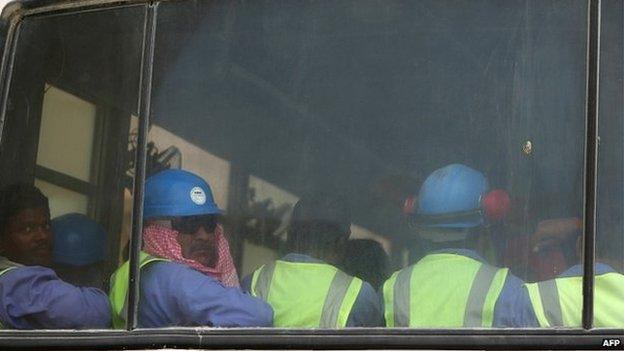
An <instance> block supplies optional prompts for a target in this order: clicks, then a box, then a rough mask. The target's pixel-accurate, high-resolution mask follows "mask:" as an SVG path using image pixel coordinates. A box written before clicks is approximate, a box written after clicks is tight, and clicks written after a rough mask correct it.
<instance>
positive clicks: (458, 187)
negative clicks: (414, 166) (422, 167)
mask: <svg viewBox="0 0 624 351" xmlns="http://www.w3.org/2000/svg"><path fill="white" fill-rule="evenodd" d="M488 190H489V185H488V181H487V179H486V178H485V176H484V175H483V173H481V172H479V171H476V170H474V169H472V168H470V167H468V166H465V165H462V164H451V165H448V166H446V167H443V168H440V169H438V170H436V171H434V172H433V173H431V175H429V177H427V179H426V180H425V182H424V183H423V185H422V187H421V188H420V192H419V194H418V212H417V213H418V216H420V217H421V218H422V225H424V226H428V227H438V228H472V227H476V226H479V225H481V224H483V215H482V213H481V198H482V197H483V196H484V195H485V194H486V193H487V191H488ZM428 218H429V219H430V220H429V221H428Z"/></svg>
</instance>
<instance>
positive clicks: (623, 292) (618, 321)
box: [525, 272, 624, 328]
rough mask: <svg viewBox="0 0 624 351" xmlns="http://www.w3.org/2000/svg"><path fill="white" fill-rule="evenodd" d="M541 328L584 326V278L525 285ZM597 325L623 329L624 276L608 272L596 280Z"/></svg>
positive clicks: (595, 321)
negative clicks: (582, 321)
mask: <svg viewBox="0 0 624 351" xmlns="http://www.w3.org/2000/svg"><path fill="white" fill-rule="evenodd" d="M525 286H526V288H527V290H528V292H529V298H530V299H531V304H532V305H533V311H534V312H535V316H536V317H537V321H538V322H539V324H540V326H541V327H556V326H562V327H571V328H572V327H581V325H582V323H581V320H582V313H583V312H582V311H583V277H563V278H556V279H551V280H547V281H543V282H538V283H531V284H525ZM594 325H595V326H596V327H598V328H624V275H622V274H619V273H614V272H613V273H606V274H600V275H596V277H595V280H594Z"/></svg>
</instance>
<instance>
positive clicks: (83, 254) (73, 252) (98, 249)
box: [52, 213, 107, 266]
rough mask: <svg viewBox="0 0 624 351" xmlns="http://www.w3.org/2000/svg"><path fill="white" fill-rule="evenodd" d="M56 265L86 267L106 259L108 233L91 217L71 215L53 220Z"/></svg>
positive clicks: (78, 214) (53, 252)
mask: <svg viewBox="0 0 624 351" xmlns="http://www.w3.org/2000/svg"><path fill="white" fill-rule="evenodd" d="M52 233H53V234H54V249H53V251H52V255H53V256H52V257H53V261H54V263H61V264H67V265H71V266H86V265H89V264H92V263H95V262H99V261H103V260H104V259H105V258H106V249H107V245H106V231H105V230H104V228H103V227H102V226H101V225H99V224H98V223H96V222H95V221H94V220H92V219H90V218H89V217H87V216H85V215H83V214H80V213H69V214H65V215H62V216H60V217H56V218H54V219H53V220H52Z"/></svg>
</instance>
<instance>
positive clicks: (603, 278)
mask: <svg viewBox="0 0 624 351" xmlns="http://www.w3.org/2000/svg"><path fill="white" fill-rule="evenodd" d="M601 20H602V28H601V50H600V90H599V91H600V96H599V119H598V121H599V128H598V134H599V136H600V139H599V140H600V143H599V158H598V171H599V172H598V223H597V224H598V226H597V227H598V232H597V235H596V277H595V282H594V284H595V285H594V294H595V298H594V325H595V326H596V327H603V328H604V327H609V328H613V327H617V328H624V317H623V316H624V275H623V274H624V223H623V222H622V220H623V219H624V216H623V215H624V187H623V186H622V179H624V178H623V176H624V159H623V158H622V149H623V148H624V133H623V131H624V124H623V121H624V102H623V101H622V96H623V95H624V83H623V77H624V70H623V67H622V62H623V60H624V2H622V1H614V0H608V1H603V2H602V19H601Z"/></svg>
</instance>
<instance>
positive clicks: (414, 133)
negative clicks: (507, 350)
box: [139, 0, 587, 328]
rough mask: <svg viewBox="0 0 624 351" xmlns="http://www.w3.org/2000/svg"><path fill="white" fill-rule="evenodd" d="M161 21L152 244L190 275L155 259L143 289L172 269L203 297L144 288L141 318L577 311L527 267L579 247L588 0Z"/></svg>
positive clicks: (318, 321) (267, 9)
mask: <svg viewBox="0 0 624 351" xmlns="http://www.w3.org/2000/svg"><path fill="white" fill-rule="evenodd" d="M157 24H158V25H157V37H156V53H155V58H154V65H155V66H154V69H155V71H154V91H153V101H152V103H153V106H152V115H151V124H152V125H151V132H150V142H152V143H153V145H154V148H153V149H152V151H153V152H152V155H153V157H152V161H150V162H149V164H150V169H149V170H148V173H149V177H148V180H147V185H146V189H145V193H146V207H145V218H144V223H145V227H144V233H143V234H144V235H143V239H144V244H145V245H144V250H145V252H146V253H147V254H150V255H154V256H160V257H165V258H167V259H169V260H171V261H175V262H178V263H181V264H183V265H184V266H186V267H187V268H188V270H186V269H185V270H183V272H184V273H183V274H182V273H180V272H182V271H175V269H174V267H179V266H176V265H173V264H172V263H170V262H169V263H167V264H165V263H162V264H160V267H161V268H160V269H156V266H154V268H149V267H148V268H144V269H143V274H142V276H141V278H142V289H144V291H142V294H144V295H151V292H150V291H152V290H153V289H156V286H157V283H158V282H161V283H162V282H163V281H173V278H168V277H172V276H174V272H175V277H176V278H177V279H175V283H173V282H172V283H171V285H170V286H171V288H170V289H169V290H167V289H161V290H160V293H162V294H168V296H170V297H171V298H172V299H174V300H175V299H182V298H185V299H188V296H189V294H192V295H193V297H192V299H191V300H190V301H191V303H192V304H191V303H189V304H190V305H191V307H189V308H191V309H190V310H185V309H182V308H177V307H175V306H171V308H166V309H163V308H162V306H160V305H157V304H156V303H154V302H153V301H148V300H147V299H142V300H141V301H140V308H139V325H140V326H143V327H165V326H172V325H176V326H191V325H208V326H216V327H220V326H225V327H227V326H243V327H245V326H267V325H268V326H271V325H272V326H275V327H304V328H341V327H357V326H364V327H369V326H388V327H399V326H409V327H415V328H420V327H423V328H431V327H433V328H461V327H554V326H565V327H575V325H563V324H562V325H556V323H555V322H554V321H553V322H551V321H549V320H548V319H545V318H546V317H544V311H543V309H542V311H540V312H538V313H536V312H535V311H534V310H535V308H537V307H539V306H542V305H544V304H546V303H547V302H550V301H551V300H549V299H548V297H547V296H544V298H546V299H547V302H544V303H543V304H540V301H541V300H540V299H541V298H542V296H541V295H540V294H539V292H540V290H539V289H538V285H537V284H529V285H526V286H524V285H523V284H524V283H535V282H540V281H549V280H550V279H552V278H555V277H556V276H558V275H559V274H561V273H562V272H564V271H565V270H567V269H568V268H569V267H571V266H573V265H574V264H575V263H576V261H575V260H576V256H575V245H574V244H572V245H571V246H570V245H568V242H567V241H561V242H560V241H559V240H558V239H559V237H560V236H561V235H562V234H560V232H561V231H565V232H566V233H567V231H572V232H578V230H579V228H580V220H579V219H578V218H580V217H581V215H582V211H583V204H582V197H583V188H582V175H583V145H584V140H585V135H584V132H585V72H586V67H585V60H586V38H587V32H586V28H587V8H586V2H584V1H568V2H558V1H531V0H528V1H505V2H501V1H479V2H468V1H466V2H455V1H418V2H413V1H376V0H369V1H348V0H344V1H333V2H316V1H299V2H287V1H253V2H248V1H187V2H173V3H163V4H161V7H160V9H159V18H158V23H157ZM161 131H162V132H161ZM187 171H188V172H190V174H189V173H187ZM204 181H205V182H207V184H205V183H204ZM178 186H179V188H176V189H178V190H177V191H172V189H174V188H175V187H178ZM208 187H210V189H209V188H208ZM213 200H214V201H213ZM164 204H167V205H166V206H164ZM219 210H223V212H220V211H219ZM215 221H217V223H218V225H215ZM561 228H563V229H561ZM164 243H166V245H167V246H166V247H167V249H164V248H163V245H164ZM226 244H227V245H226ZM356 258H357V259H356ZM232 264H233V265H234V268H232ZM167 265H169V267H167ZM505 268H508V269H505ZM176 269H177V268H176ZM197 272H199V273H200V274H197ZM354 275H356V276H355V277H354ZM236 278H237V279H236ZM215 280H220V281H221V282H222V284H221V285H220V284H216V283H215ZM200 282H201V284H205V285H202V286H205V289H202V290H201V292H200V291H198V289H196V286H197V284H200ZM174 284H175V288H173V286H174ZM222 285H225V286H232V287H234V289H228V290H227V291H225V292H223V291H222V290H221V289H222ZM239 285H240V288H241V289H242V290H244V291H247V292H248V295H241V294H240V291H239V290H237V287H238V286H239ZM161 287H162V285H161ZM150 289H152V290H150ZM215 294H221V295H219V296H226V297H227V298H223V299H215V298H214V296H215ZM378 295H382V296H381V297H380V296H378ZM379 301H382V302H381V303H380V302H379ZM189 304H186V305H185V306H188V305H189ZM267 305H268V306H270V309H272V311H273V313H272V314H270V315H269V317H268V318H269V319H270V320H267V312H266V311H267ZM222 308H226V309H227V310H228V313H223V314H222V315H221V314H218V313H210V311H211V310H213V309H219V310H221V309H222ZM573 308H575V309H578V310H575V311H580V305H578V306H576V305H575V306H574V307H573ZM198 311H205V312H206V313H199V312H198ZM573 313H576V312H573ZM536 314H538V315H539V316H538V315H536ZM270 316H272V317H273V318H272V319H271V318H270ZM548 318H550V317H548Z"/></svg>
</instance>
